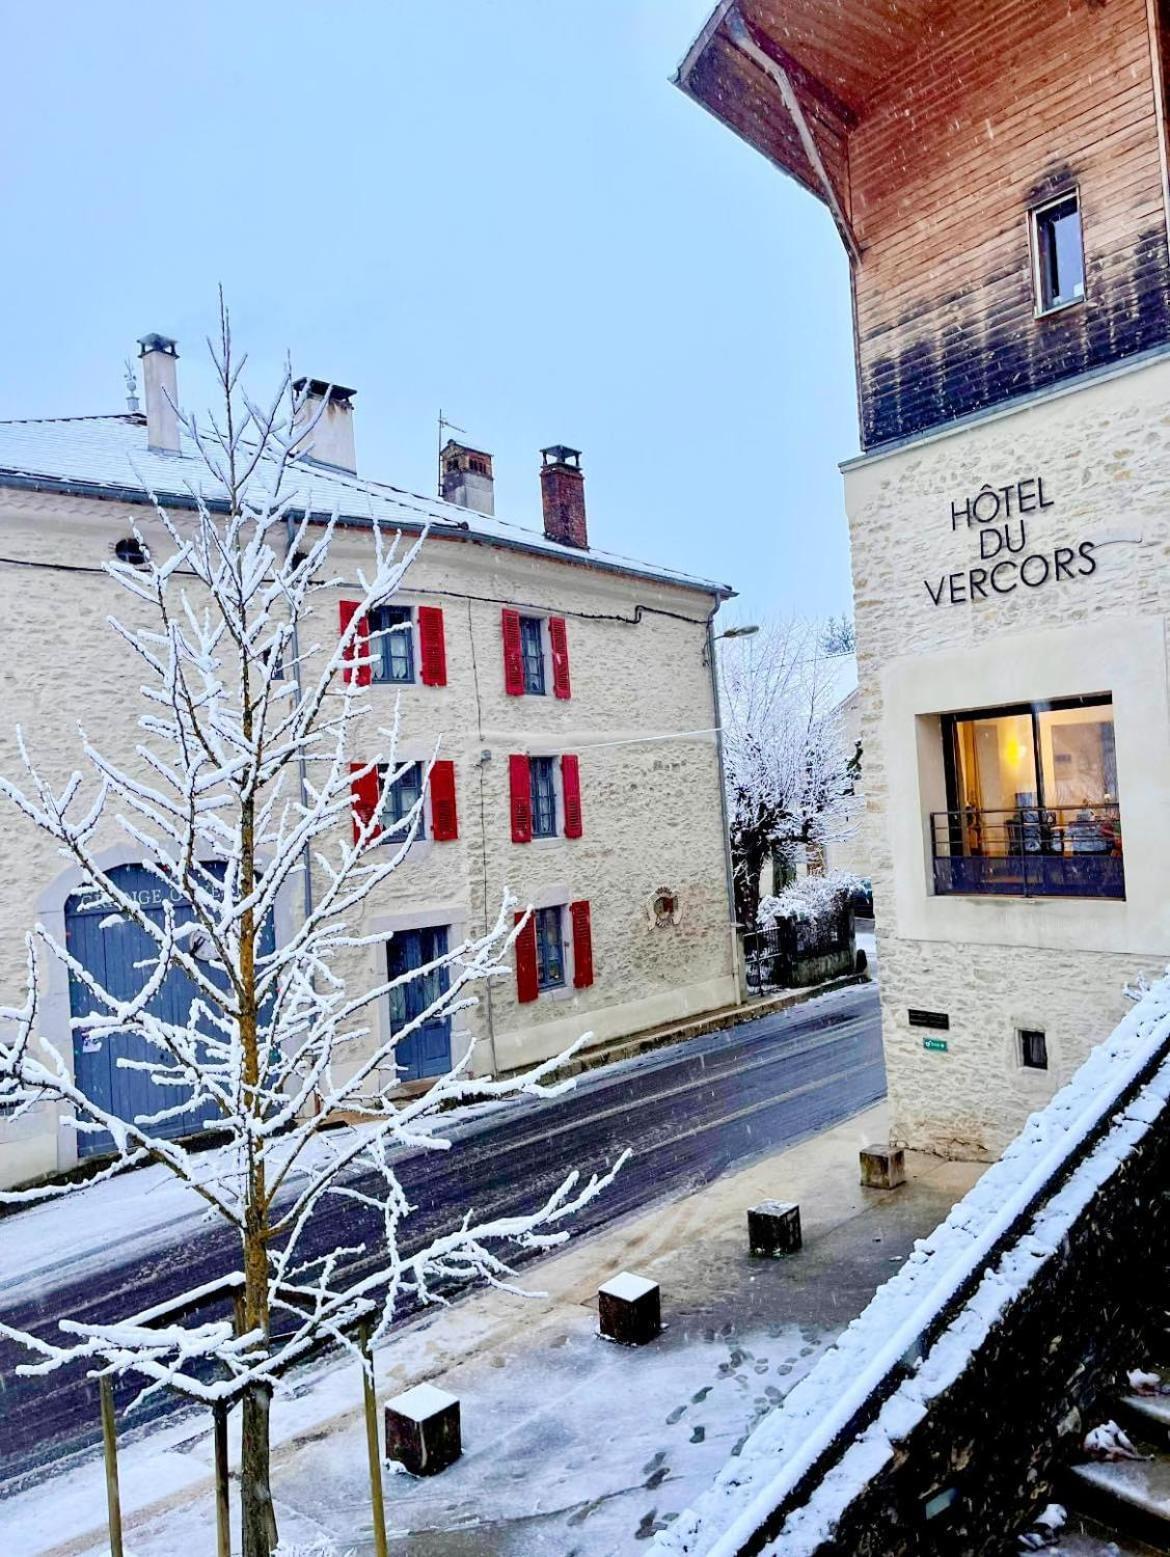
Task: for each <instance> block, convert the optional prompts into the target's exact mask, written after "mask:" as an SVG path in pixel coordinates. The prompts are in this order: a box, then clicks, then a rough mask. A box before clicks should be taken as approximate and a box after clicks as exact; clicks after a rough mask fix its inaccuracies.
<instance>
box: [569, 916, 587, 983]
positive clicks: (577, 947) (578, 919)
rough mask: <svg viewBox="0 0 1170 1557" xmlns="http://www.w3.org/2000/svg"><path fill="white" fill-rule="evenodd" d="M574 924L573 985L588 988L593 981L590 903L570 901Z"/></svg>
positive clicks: (571, 918) (571, 917)
mask: <svg viewBox="0 0 1170 1557" xmlns="http://www.w3.org/2000/svg"><path fill="white" fill-rule="evenodd" d="M569 918H570V920H571V921H572V925H573V987H574V989H588V988H589V986H590V984H592V983H593V924H592V921H591V920H590V917H589V904H588V903H570V904H569Z"/></svg>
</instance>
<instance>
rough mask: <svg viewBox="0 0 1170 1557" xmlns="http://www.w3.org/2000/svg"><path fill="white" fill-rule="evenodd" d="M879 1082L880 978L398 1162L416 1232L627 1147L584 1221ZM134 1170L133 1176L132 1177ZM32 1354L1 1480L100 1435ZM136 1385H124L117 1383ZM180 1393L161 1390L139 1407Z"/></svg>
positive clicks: (497, 1118) (92, 1294)
mask: <svg viewBox="0 0 1170 1557" xmlns="http://www.w3.org/2000/svg"><path fill="white" fill-rule="evenodd" d="M884 1092H885V1073H884V1069H883V1065H882V1052H881V1033H880V1024H879V1018H878V997H877V990H876V988H875V987H874V986H872V985H859V986H854V987H851V988H848V989H844V990H840V991H837V992H835V993H832V994H829V995H825V996H821V997H820V998H818V999H816V1000H811V1001H808V1002H805V1003H803V1004H800V1005H797V1006H793V1007H790V1008H788V1009H786V1010H783V1011H779V1012H774V1013H772V1014H770V1015H767V1016H764V1017H761V1018H759V1019H757V1020H755V1021H751V1022H747V1023H744V1024H742V1025H740V1026H739V1027H736V1028H734V1029H731V1030H730V1031H725V1032H721V1033H714V1034H711V1035H709V1036H706V1037H703V1038H695V1039H690V1040H688V1041H687V1042H686V1043H684V1044H679V1045H677V1046H675V1047H673V1048H669V1049H663V1050H659V1051H657V1052H655V1053H653V1054H651V1055H648V1056H646V1057H644V1058H642V1059H640V1060H637V1061H632V1062H629V1063H627V1064H624V1065H620V1066H616V1067H611V1068H608V1069H599V1070H597V1071H594V1072H590V1073H587V1074H586V1075H584V1076H582V1077H581V1078H580V1080H579V1081H578V1084H577V1086H576V1088H575V1089H574V1090H573V1091H572V1092H571V1093H569V1094H567V1095H566V1096H565V1097H563V1098H559V1099H557V1100H555V1101H553V1102H549V1103H543V1104H542V1103H537V1102H530V1101H525V1102H524V1103H522V1104H519V1105H517V1106H515V1107H512V1108H508V1109H505V1110H501V1111H499V1112H498V1113H489V1114H488V1115H487V1116H486V1117H484V1118H480V1119H478V1120H475V1121H473V1122H471V1123H469V1124H468V1125H466V1126H463V1127H461V1128H460V1129H459V1131H458V1132H457V1134H456V1138H455V1140H456V1144H455V1146H454V1148H453V1149H452V1150H451V1151H450V1152H425V1151H422V1152H418V1153H415V1154H413V1155H410V1156H406V1157H404V1158H403V1159H402V1160H401V1163H400V1166H399V1172H400V1176H401V1179H402V1182H403V1184H404V1185H405V1187H406V1190H407V1193H408V1194H409V1196H410V1198H411V1201H412V1203H413V1204H414V1205H415V1207H416V1208H417V1209H416V1212H415V1215H414V1217H413V1218H412V1221H411V1234H410V1238H409V1243H408V1247H409V1246H417V1245H418V1244H421V1243H422V1242H423V1241H424V1240H426V1239H429V1238H431V1237H433V1236H434V1235H435V1234H436V1233H438V1232H440V1231H442V1230H443V1229H444V1228H445V1227H447V1226H449V1225H451V1223H452V1222H453V1221H454V1220H455V1219H457V1218H458V1217H460V1216H461V1215H462V1213H463V1212H464V1211H465V1210H466V1209H467V1208H468V1207H469V1206H473V1207H474V1208H475V1210H476V1212H477V1215H493V1216H494V1215H501V1214H510V1213H515V1212H519V1211H522V1210H524V1209H527V1208H530V1207H532V1206H533V1205H535V1204H537V1203H538V1202H539V1201H540V1200H541V1199H543V1198H544V1197H545V1196H546V1195H547V1194H549V1193H550V1192H551V1191H552V1190H553V1189H554V1188H555V1187H556V1186H557V1184H559V1183H560V1181H561V1179H562V1178H563V1177H564V1175H565V1173H566V1172H567V1171H568V1170H569V1169H570V1168H573V1167H576V1168H579V1169H580V1170H581V1171H582V1173H583V1174H588V1173H590V1172H593V1171H599V1170H603V1169H604V1168H605V1167H607V1166H608V1165H609V1164H610V1163H612V1162H613V1160H614V1159H615V1158H616V1157H617V1156H618V1154H619V1153H620V1152H621V1151H622V1150H624V1149H625V1148H626V1147H627V1146H628V1147H630V1148H631V1150H632V1152H633V1155H632V1158H631V1160H630V1161H629V1163H628V1164H627V1165H626V1167H625V1169H624V1170H623V1172H622V1173H621V1174H620V1175H619V1176H618V1179H617V1181H616V1182H615V1184H614V1185H613V1186H612V1187H611V1188H610V1189H609V1191H608V1192H607V1193H606V1194H605V1195H603V1196H602V1197H601V1198H600V1199H598V1200H595V1201H594V1202H593V1203H592V1204H591V1205H590V1206H589V1207H587V1208H586V1210H585V1211H584V1212H583V1213H582V1215H581V1216H580V1217H579V1218H577V1219H576V1221H575V1222H574V1224H573V1225H574V1235H575V1236H577V1235H580V1234H581V1233H585V1232H588V1231H589V1230H591V1229H593V1228H597V1227H599V1226H602V1225H604V1224H605V1223H607V1222H611V1221H613V1220H614V1219H615V1218H617V1217H620V1216H623V1215H624V1214H626V1213H628V1212H631V1211H634V1210H636V1209H639V1208H642V1207H644V1206H646V1205H647V1204H648V1203H651V1202H652V1201H654V1200H655V1199H657V1198H660V1197H662V1196H666V1195H670V1196H675V1195H678V1194H680V1193H683V1192H685V1191H686V1190H687V1189H688V1188H690V1187H692V1186H695V1185H698V1184H702V1183H706V1182H708V1181H709V1180H711V1179H713V1178H715V1177H716V1176H718V1175H719V1174H720V1173H722V1172H724V1171H726V1170H727V1169H728V1168H730V1167H733V1166H737V1165H740V1164H742V1163H744V1162H747V1161H749V1160H750V1159H751V1158H753V1157H758V1156H760V1155H762V1154H765V1153H768V1152H772V1151H775V1150H777V1149H779V1148H781V1147H783V1146H787V1145H791V1144H793V1143H794V1142H796V1141H799V1140H801V1139H803V1138H804V1137H807V1136H809V1135H813V1134H816V1133H817V1132H819V1131H821V1130H823V1129H826V1128H827V1127H828V1126H830V1125H832V1124H835V1123H837V1122H838V1121H840V1120H842V1119H845V1118H848V1117H849V1116H850V1115H852V1114H855V1113H857V1112H859V1111H860V1110H861V1109H864V1108H867V1107H868V1106H870V1105H871V1104H872V1103H874V1102H875V1101H877V1100H878V1099H879V1098H880V1097H881V1096H882V1095H883V1094H884ZM132 1182H133V1176H129V1177H128V1178H127V1179H126V1185H127V1190H128V1192H129V1190H130V1186H131V1184H132ZM366 1215H367V1213H365V1212H364V1210H363V1208H361V1207H360V1206H354V1205H352V1203H351V1204H350V1209H348V1210H339V1209H338V1203H337V1202H333V1203H332V1204H331V1205H330V1206H329V1207H328V1208H327V1209H326V1210H323V1211H322V1213H321V1215H320V1227H319V1229H318V1232H317V1241H318V1243H319V1246H320V1247H322V1248H324V1247H327V1246H329V1245H335V1244H337V1243H345V1244H351V1245H352V1244H354V1243H356V1242H360V1241H361V1240H362V1239H363V1237H367V1236H368V1235H369V1229H368V1228H367V1227H363V1225H362V1223H363V1218H364V1217H365V1216H366ZM339 1219H340V1220H342V1221H343V1225H342V1226H341V1227H339V1226H338V1222H339ZM232 1255H233V1245H232V1239H231V1237H230V1236H229V1235H228V1234H227V1233H226V1232H219V1231H217V1230H214V1229H209V1230H205V1231H202V1232H200V1233H199V1234H198V1235H197V1236H196V1237H194V1238H192V1239H189V1240H188V1241H186V1242H179V1243H172V1244H170V1245H168V1246H167V1247H165V1248H161V1249H159V1250H158V1251H157V1252H155V1253H153V1254H151V1255H149V1256H148V1257H145V1258H143V1257H142V1256H141V1255H139V1256H137V1257H135V1258H134V1259H132V1260H129V1261H124V1262H120V1261H119V1260H118V1255H117V1250H116V1249H112V1250H111V1252H110V1258H109V1261H108V1263H107V1265H106V1267H105V1268H104V1269H103V1270H102V1271H101V1273H100V1274H99V1275H98V1276H96V1277H95V1276H94V1275H93V1274H92V1273H91V1274H89V1275H87V1277H86V1278H85V1279H84V1281H77V1282H74V1283H69V1282H68V1281H66V1282H63V1283H62V1284H60V1285H57V1286H55V1287H54V1288H53V1289H52V1290H51V1291H47V1292H44V1293H41V1294H38V1295H37V1297H36V1298H35V1299H34V1300H28V1299H27V1298H26V1300H24V1301H22V1302H20V1303H19V1304H18V1305H13V1306H11V1307H8V1306H6V1305H5V1303H4V1298H3V1289H2V1285H0V1318H3V1319H7V1320H9V1321H10V1322H11V1323H14V1324H18V1325H20V1326H22V1327H24V1328H28V1329H33V1330H35V1331H37V1332H39V1333H41V1334H44V1335H47V1336H52V1335H54V1333H55V1330H56V1324H57V1321H58V1320H59V1319H61V1318H66V1317H72V1318H79V1317H85V1318H87V1319H104V1320H114V1319H118V1318H121V1317H124V1316H125V1315H127V1314H128V1313H131V1312H135V1311H141V1310H142V1309H143V1308H145V1307H147V1306H148V1305H150V1304H154V1303H160V1302H163V1301H165V1300H167V1299H168V1298H171V1297H174V1296H176V1295H178V1294H179V1293H182V1292H183V1291H185V1290H189V1289H190V1288H192V1287H195V1286H198V1285H201V1284H203V1283H205V1282H209V1281H212V1280H214V1279H215V1278H216V1277H217V1276H218V1275H220V1274H222V1273H223V1272H224V1271H225V1270H228V1269H230V1268H231V1267H232ZM369 1258H371V1259H376V1255H373V1256H370V1257H369ZM201 1317H210V1316H209V1315H204V1316H201ZM407 1317H409V1315H404V1316H403V1318H404V1319H405V1318H407ZM24 1356H25V1354H24V1353H22V1352H18V1351H17V1350H16V1349H15V1348H14V1347H12V1346H11V1345H10V1344H9V1343H8V1342H5V1341H0V1487H3V1486H4V1484H7V1485H8V1486H10V1487H11V1486H12V1485H13V1484H15V1483H19V1482H22V1481H24V1480H26V1479H28V1478H29V1477H30V1476H31V1475H35V1473H36V1472H37V1470H38V1469H39V1468H40V1467H43V1466H44V1465H45V1464H47V1463H48V1462H58V1461H60V1460H61V1459H62V1458H63V1457H65V1456H67V1455H69V1454H71V1453H74V1452H76V1451H78V1450H81V1449H85V1448H88V1447H90V1446H91V1445H92V1444H94V1443H96V1442H97V1441H98V1440H99V1439H100V1429H99V1424H98V1401H97V1390H96V1387H95V1386H94V1385H93V1384H92V1383H91V1382H90V1381H89V1380H87V1379H85V1378H84V1377H83V1375H82V1372H81V1370H80V1369H69V1370H61V1371H60V1372H58V1373H56V1374H53V1375H51V1376H49V1377H47V1378H39V1379H22V1378H17V1377H15V1376H14V1373H13V1368H14V1366H15V1364H16V1363H17V1362H19V1361H21V1360H22V1359H23V1358H24ZM137 1387H138V1386H134V1385H126V1386H124V1387H122V1386H120V1392H119V1393H120V1398H121V1397H122V1395H123V1394H124V1396H125V1398H129V1396H130V1395H131V1394H133V1393H135V1392H136V1389H137ZM176 1406H177V1402H173V1401H171V1400H168V1399H167V1398H165V1397H159V1398H157V1399H156V1400H155V1401H154V1402H153V1404H152V1405H151V1407H150V1408H149V1412H148V1414H147V1415H143V1414H141V1413H135V1419H136V1420H137V1421H139V1422H144V1421H146V1420H148V1419H155V1418H157V1417H159V1416H161V1415H164V1414H166V1413H168V1412H170V1411H173V1410H175V1409H176Z"/></svg>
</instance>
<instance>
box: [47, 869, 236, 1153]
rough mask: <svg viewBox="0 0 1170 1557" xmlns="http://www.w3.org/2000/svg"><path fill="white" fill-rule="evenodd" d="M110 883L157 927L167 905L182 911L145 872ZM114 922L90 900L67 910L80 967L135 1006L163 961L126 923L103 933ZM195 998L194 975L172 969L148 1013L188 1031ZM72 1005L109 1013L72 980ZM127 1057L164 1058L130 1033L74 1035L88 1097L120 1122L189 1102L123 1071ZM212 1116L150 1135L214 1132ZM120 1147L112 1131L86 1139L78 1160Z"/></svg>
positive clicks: (69, 939)
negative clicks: (130, 897)
mask: <svg viewBox="0 0 1170 1557" xmlns="http://www.w3.org/2000/svg"><path fill="white" fill-rule="evenodd" d="M110 877H111V879H112V880H113V881H114V882H115V883H116V884H117V885H118V886H119V887H121V889H122V890H123V891H124V892H127V893H133V894H134V896H135V898H136V900H137V901H138V902H139V903H140V904H141V905H142V906H143V908H144V909H145V910H146V912H147V913H148V914H150V917H151V918H152V919H155V920H156V921H157V922H160V923H161V921H162V905H163V903H164V902H166V901H168V900H169V901H170V902H171V903H172V904H175V905H176V906H177V905H178V903H179V901H180V900H179V899H177V898H174V897H172V896H171V895H170V894H169V892H168V889H167V888H166V887H165V886H164V885H163V884H162V883H161V882H160V881H159V879H158V877H157V876H153V875H151V874H150V872H149V871H145V870H143V869H142V868H141V867H140V866H137V865H123V866H119V867H118V868H117V869H115V870H112V871H111V872H110ZM109 918H110V912H109V909H103V908H90V907H87V906H86V904H85V899H84V898H83V897H71V898H70V899H69V900H68V902H67V903H66V905H65V938H66V943H67V945H68V947H69V950H70V951H71V952H72V953H73V955H74V957H76V959H77V960H78V962H80V963H81V965H82V966H83V967H84V968H86V969H87V970H88V971H89V972H90V973H92V974H93V975H94V977H95V978H96V979H97V980H98V982H99V983H100V984H101V985H102V987H103V988H104V989H106V990H108V991H109V992H110V994H112V995H117V996H119V997H120V998H122V999H130V998H131V997H133V996H134V995H136V994H137V993H138V992H139V991H140V990H141V988H142V986H143V984H144V983H145V982H146V979H147V978H148V977H149V974H150V972H151V970H152V968H153V965H154V962H155V960H156V947H155V943H154V941H152V940H151V939H150V937H149V936H148V935H147V934H146V932H145V931H144V930H140V929H139V928H138V926H137V925H133V924H129V923H127V922H126V920H124V919H123V920H119V921H118V922H117V923H115V924H112V925H111V924H107V925H106V927H105V928H103V921H108V920H109ZM210 971H211V970H210V969H209V972H210ZM194 995H195V986H194V985H193V984H192V983H191V980H190V979H189V978H188V977H187V975H186V974H185V973H182V972H181V971H179V970H177V969H172V970H171V972H170V973H169V974H168V976H167V979H166V981H165V983H164V984H163V986H162V988H161V989H160V990H159V992H158V993H157V995H155V997H154V999H153V1000H152V1001H151V1003H150V1005H149V1007H148V1009H149V1010H150V1011H151V1012H152V1013H153V1014H154V1015H156V1016H160V1017H163V1018H164V1019H165V1020H167V1021H171V1022H176V1023H181V1024H184V1025H185V1024H186V1022H187V1021H188V1018H189V1014H190V1009H191V1001H192V999H193V997H194ZM69 1004H70V1009H71V1011H72V1014H73V1015H74V1016H75V1017H77V1016H86V1015H88V1014H89V1013H90V1012H92V1011H99V1010H104V1009H105V1008H104V1007H103V1006H102V1004H101V1002H100V1001H98V1000H95V998H94V997H93V995H92V994H91V993H90V991H89V990H88V989H87V988H86V986H85V985H84V984H83V983H82V982H81V981H80V980H78V979H76V978H74V977H72V976H71V977H70V980H69ZM122 1057H125V1058H127V1059H133V1060H147V1059H153V1058H156V1057H157V1051H156V1050H155V1049H153V1048H152V1046H151V1045H150V1044H148V1043H146V1042H144V1040H143V1039H141V1038H139V1037H136V1036H135V1035H134V1034H132V1033H128V1032H114V1033H108V1034H104V1035H103V1036H102V1037H101V1038H95V1037H93V1036H90V1035H87V1034H82V1033H75V1035H74V1040H73V1058H74V1066H75V1072H74V1074H75V1075H76V1078H77V1081H78V1084H79V1086H80V1087H81V1089H82V1091H83V1092H85V1094H86V1096H87V1097H91V1098H93V1099H94V1101H95V1102H96V1103H99V1104H100V1105H101V1106H102V1107H103V1108H105V1109H108V1110H109V1112H111V1113H113V1114H117V1115H118V1117H119V1118H121V1119H139V1118H142V1117H143V1116H145V1115H153V1114H155V1113H157V1112H158V1111H159V1110H160V1109H163V1108H173V1107H175V1106H176V1105H177V1104H180V1103H182V1102H183V1100H184V1093H183V1091H182V1090H181V1089H179V1088H174V1087H161V1086H159V1085H157V1084H156V1083H155V1082H154V1081H153V1080H152V1079H151V1076H150V1074H149V1073H148V1072H147V1071H142V1070H127V1069H125V1068H123V1067H121V1066H119V1064H118V1060H119V1059H120V1058H122ZM186 1096H187V1097H189V1096H190V1094H189V1093H187V1094H186ZM212 1112H213V1109H212V1105H210V1104H207V1103H204V1104H203V1105H201V1106H200V1107H199V1108H198V1109H190V1110H187V1111H186V1112H184V1113H181V1114H177V1115H175V1116H174V1117H172V1118H170V1119H167V1120H164V1121H162V1122H161V1123H159V1124H157V1125H151V1126H150V1129H151V1132H152V1134H155V1135H161V1136H179V1135H190V1134H192V1133H193V1132H194V1131H197V1130H201V1129H204V1128H205V1127H206V1126H208V1125H213V1124H214V1122H215V1121H214V1119H213V1118H212V1117H210V1116H211V1114H212ZM113 1146H114V1143H113V1140H112V1138H111V1137H110V1135H109V1134H107V1133H106V1132H105V1131H102V1132H101V1133H100V1134H79V1135H78V1137H77V1149H78V1154H79V1155H80V1156H82V1157H92V1156H96V1155H100V1154H102V1153H107V1152H111V1151H112V1150H113Z"/></svg>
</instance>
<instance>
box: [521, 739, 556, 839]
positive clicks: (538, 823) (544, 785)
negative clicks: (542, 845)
mask: <svg viewBox="0 0 1170 1557" xmlns="http://www.w3.org/2000/svg"><path fill="white" fill-rule="evenodd" d="M528 775H529V781H530V785H531V790H532V836H533V837H534V838H555V837H556V835H557V774H556V758H555V757H530V758H529V759H528Z"/></svg>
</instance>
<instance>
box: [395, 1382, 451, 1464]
mask: <svg viewBox="0 0 1170 1557" xmlns="http://www.w3.org/2000/svg"><path fill="white" fill-rule="evenodd" d="M462 1453H463V1440H462V1434H461V1431H460V1424H459V1402H458V1400H457V1399H456V1398H455V1396H454V1395H448V1394H447V1392H446V1390H442V1389H436V1387H435V1386H434V1385H433V1384H416V1385H415V1387H414V1388H413V1389H408V1390H407V1391H406V1392H405V1394H402V1395H396V1396H395V1397H394V1399H393V1400H390V1401H387V1403H386V1458H387V1459H388V1460H397V1461H398V1462H399V1463H400V1464H402V1465H404V1466H405V1467H406V1469H407V1470H408V1471H410V1473H411V1474H412V1475H413V1476H437V1475H438V1474H439V1472H440V1471H444V1470H446V1469H447V1467H448V1465H454V1463H455V1461H456V1460H457V1459H458V1458H459V1456H460V1455H461V1454H462Z"/></svg>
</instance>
